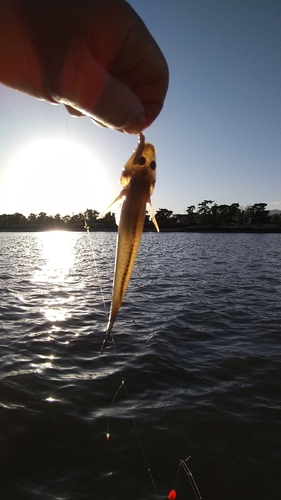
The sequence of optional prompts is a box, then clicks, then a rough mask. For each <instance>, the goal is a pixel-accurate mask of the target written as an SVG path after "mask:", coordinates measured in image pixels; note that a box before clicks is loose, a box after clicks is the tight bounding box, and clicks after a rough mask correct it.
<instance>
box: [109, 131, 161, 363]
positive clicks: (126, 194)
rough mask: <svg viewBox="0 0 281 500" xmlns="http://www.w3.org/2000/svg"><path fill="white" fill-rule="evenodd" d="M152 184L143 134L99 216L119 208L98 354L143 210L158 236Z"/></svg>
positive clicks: (151, 160) (151, 159)
mask: <svg viewBox="0 0 281 500" xmlns="http://www.w3.org/2000/svg"><path fill="white" fill-rule="evenodd" d="M155 182H156V157H155V148H154V146H152V144H148V143H145V137H144V134H143V133H140V134H139V144H138V147H137V149H136V151H135V152H134V153H133V154H132V156H131V158H130V159H129V160H128V161H127V163H126V165H125V166H124V168H123V170H122V174H121V178H120V184H121V186H122V188H123V189H122V191H121V193H120V194H119V196H118V197H117V198H116V200H114V202H113V203H112V204H111V205H109V207H108V208H107V209H106V210H105V211H104V212H103V213H102V214H101V215H100V216H99V218H102V217H104V216H105V215H106V214H107V213H108V212H114V211H115V210H114V207H116V205H118V206H119V208H120V206H121V210H119V213H117V214H116V223H117V224H118V226H119V227H118V236H117V249H116V257H115V270H114V279H113V292H112V301H111V306H110V312H109V319H108V324H107V328H106V332H105V337H104V341H103V343H102V346H101V354H102V353H103V351H104V349H105V347H106V344H107V341H108V338H109V335H110V333H111V330H112V327H113V325H114V322H115V319H116V316H117V314H118V311H119V309H120V306H121V304H122V301H123V298H124V295H125V292H126V290H127V287H128V284H129V281H130V278H131V274H132V271H133V267H134V263H135V260H136V256H137V253H138V248H139V244H140V240H141V235H142V231H143V226H144V221H145V214H146V208H148V211H149V214H150V217H151V219H152V221H153V223H154V226H155V227H156V229H157V231H158V232H159V227H158V224H157V221H156V219H155V217H154V214H153V211H152V206H151V201H150V196H151V194H152V193H153V190H154V186H155ZM119 215H120V217H119Z"/></svg>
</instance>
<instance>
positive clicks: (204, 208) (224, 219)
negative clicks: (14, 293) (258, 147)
mask: <svg viewBox="0 0 281 500" xmlns="http://www.w3.org/2000/svg"><path fill="white" fill-rule="evenodd" d="M266 206H267V203H255V204H254V205H249V206H247V207H245V208H244V207H240V206H239V203H232V204H231V205H217V204H216V203H215V202H214V201H212V200H204V201H202V202H201V203H199V204H198V208H197V210H196V208H195V206H194V205H190V206H189V207H187V209H186V211H185V213H184V214H174V213H173V211H172V210H167V209H166V208H159V210H157V212H156V214H155V215H156V219H157V221H158V224H159V227H160V231H164V232H166V231H171V232H200V231H202V232H218V231H219V232H281V211H280V210H273V211H271V212H270V211H269V210H266ZM98 216H99V212H98V211H96V210H92V209H87V210H86V212H85V213H82V212H81V213H79V214H72V215H71V216H70V215H64V216H61V215H60V214H56V215H55V216H52V215H47V213H46V212H40V213H39V214H34V213H31V214H30V215H29V216H28V217H25V216H24V215H22V214H20V213H18V212H16V213H15V214H12V215H7V214H2V215H0V231H1V232H6V231H11V232H12V231H16V232H21V231H22V232H37V231H38V232H39V231H50V230H66V231H85V226H86V227H88V228H89V230H90V231H116V229H117V226H116V223H115V216H114V214H111V213H109V214H107V215H106V216H105V217H104V218H103V219H98ZM144 231H153V224H152V223H151V221H150V220H149V216H148V215H147V216H146V220H145V225H144Z"/></svg>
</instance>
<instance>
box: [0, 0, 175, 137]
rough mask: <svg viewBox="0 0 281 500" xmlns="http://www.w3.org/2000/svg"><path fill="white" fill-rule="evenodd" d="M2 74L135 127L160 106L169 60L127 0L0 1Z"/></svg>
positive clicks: (104, 120) (73, 107) (19, 85)
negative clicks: (165, 57) (167, 61)
mask: <svg viewBox="0 0 281 500" xmlns="http://www.w3.org/2000/svg"><path fill="white" fill-rule="evenodd" d="M0 81H1V82H2V83H4V84H5V85H8V86H10V87H13V88H15V89H17V90H21V91H23V92H26V93H28V94H30V95H32V96H35V97H38V98H39V99H44V100H47V101H49V102H52V103H59V104H61V103H62V104H64V105H65V106H66V107H67V109H68V111H69V112H70V113H71V114H74V115H77V116H79V115H87V116H90V117H91V118H92V119H93V120H94V121H96V122H97V123H98V124H100V125H103V126H106V127H110V128H114V129H117V130H122V131H125V132H128V133H138V132H140V131H141V130H143V129H144V128H146V127H148V126H149V125H150V124H151V123H152V122H153V121H154V120H155V118H156V117H157V116H158V114H159V113H160V111H161V109H162V106H163V102H164V99H165V95H166V92H167V88H168V67H167V64H166V61H165V59H164V56H163V54H162V52H161V51H160V49H159V47H158V45H157V44H156V42H155V40H154V39H153V38H152V36H151V35H150V33H149V32H148V30H147V28H146V27H145V25H144V23H143V22H142V20H141V19H140V17H139V16H138V15H137V14H136V12H135V11H134V10H133V9H132V7H131V6H130V5H129V4H128V3H127V2H126V1H125V0H48V1H47V0H39V1H38V0H24V2H23V1H22V0H1V2H0Z"/></svg>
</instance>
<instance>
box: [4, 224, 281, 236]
mask: <svg viewBox="0 0 281 500" xmlns="http://www.w3.org/2000/svg"><path fill="white" fill-rule="evenodd" d="M48 231H65V232H79V233H82V232H86V230H85V228H81V229H80V228H73V229H72V228H61V227H57V228H56V227H49V228H48V227H45V228H40V229H39V228H36V229H35V228H30V227H20V228H19V227H11V228H7V227H6V228H0V233H44V232H48ZM89 231H90V232H91V233H100V232H104V233H117V228H112V229H109V228H101V227H99V228H91V227H90V228H89ZM143 232H144V233H148V232H153V233H154V232H155V230H154V229H153V228H149V227H145V228H144V230H143ZM160 233H230V234H234V233H235V234H236V233H250V234H253V233H254V234H258V233H273V234H274V233H277V234H278V233H279V234H280V233H281V227H262V226H261V227H254V226H250V227H224V228H222V227H214V228H211V227H190V228H187V227H185V228H167V227H166V228H163V229H161V228H160Z"/></svg>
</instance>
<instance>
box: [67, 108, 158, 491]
mask: <svg viewBox="0 0 281 500" xmlns="http://www.w3.org/2000/svg"><path fill="white" fill-rule="evenodd" d="M64 118H65V124H66V129H67V133H68V138H69V142H70V144H72V142H71V137H70V133H69V128H68V124H67V120H66V116H65V115H64ZM83 215H84V228H85V229H86V231H87V236H88V241H89V244H90V249H91V254H92V259H93V262H94V269H95V272H96V276H97V281H98V286H99V289H100V294H101V297H102V301H103V308H104V312H105V315H106V317H107V316H108V312H107V308H106V303H105V296H104V293H103V289H102V283H101V278H100V274H99V271H98V266H97V261H96V257H95V251H94V247H93V243H92V239H91V235H90V227H89V224H88V222H89V221H88V218H87V215H88V213H87V211H86V212H85V213H84V214H83ZM110 337H111V341H112V344H113V348H114V353H115V357H116V362H117V366H118V370H119V373H120V376H121V384H120V386H119V387H118V389H117V391H116V392H115V394H114V396H113V399H112V401H111V405H110V406H111V407H112V406H113V405H114V402H115V399H116V397H117V396H118V394H119V392H120V390H121V389H122V388H124V391H125V394H126V398H127V400H128V401H129V400H130V398H129V394H128V390H127V387H126V384H125V379H124V377H123V373H122V369H121V363H120V361H119V358H118V354H117V350H116V346H115V342H114V337H113V334H112V332H111V333H110ZM109 424H110V416H109V417H108V421H107V432H106V440H107V441H109V439H110V429H109ZM133 424H134V427H135V431H136V434H137V437H138V442H139V445H140V448H141V451H142V455H143V458H144V462H145V465H146V468H147V471H148V474H149V477H150V480H151V482H152V484H153V487H154V489H155V492H156V494H157V496H158V498H159V500H161V497H160V494H159V492H158V489H157V486H156V484H155V481H154V478H153V476H152V472H151V469H150V467H149V463H148V460H147V457H146V454H145V450H144V447H143V443H142V440H141V437H140V433H139V430H138V426H137V423H136V419H135V418H133Z"/></svg>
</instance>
